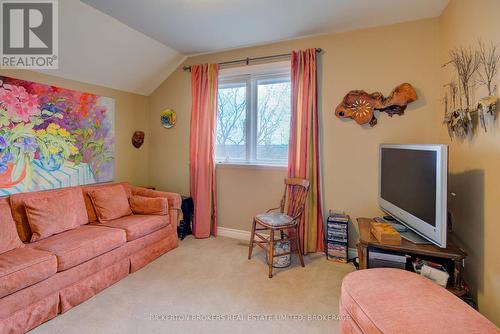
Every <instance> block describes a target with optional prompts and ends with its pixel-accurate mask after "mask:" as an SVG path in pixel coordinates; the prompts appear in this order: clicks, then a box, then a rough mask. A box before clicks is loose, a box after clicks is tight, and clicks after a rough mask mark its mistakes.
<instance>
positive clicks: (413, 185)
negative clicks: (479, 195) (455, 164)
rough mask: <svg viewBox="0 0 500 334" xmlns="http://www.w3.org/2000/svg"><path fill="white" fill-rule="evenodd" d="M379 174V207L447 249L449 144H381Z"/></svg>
mask: <svg viewBox="0 0 500 334" xmlns="http://www.w3.org/2000/svg"><path fill="white" fill-rule="evenodd" d="M379 175H380V177H379V205H380V208H381V209H382V210H384V211H385V212H387V213H388V214H389V215H391V216H392V217H394V218H395V219H396V220H397V221H399V222H401V223H402V224H404V225H405V226H407V227H408V228H410V229H411V230H413V231H414V232H416V233H417V234H419V235H420V236H422V237H423V238H425V239H427V240H429V241H430V242H432V243H434V244H436V245H437V246H439V247H442V248H445V247H446V231H447V226H446V225H447V179H448V146H446V145H392V144H383V145H380V173H379Z"/></svg>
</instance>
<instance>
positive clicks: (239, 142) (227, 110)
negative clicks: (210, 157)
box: [216, 86, 246, 160]
mask: <svg viewBox="0 0 500 334" xmlns="http://www.w3.org/2000/svg"><path fill="white" fill-rule="evenodd" d="M245 123H246V87H245V86H239V87H230V88H222V89H219V96H218V110H217V136H216V145H217V146H216V156H217V157H218V158H220V159H222V160H229V159H245V154H246V148H245V144H246V141H245Z"/></svg>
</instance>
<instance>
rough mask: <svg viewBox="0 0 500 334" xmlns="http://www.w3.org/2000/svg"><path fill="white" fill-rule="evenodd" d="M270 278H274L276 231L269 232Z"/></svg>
mask: <svg viewBox="0 0 500 334" xmlns="http://www.w3.org/2000/svg"><path fill="white" fill-rule="evenodd" d="M267 259H268V261H267V262H269V278H273V262H274V230H270V231H269V256H268V257H267Z"/></svg>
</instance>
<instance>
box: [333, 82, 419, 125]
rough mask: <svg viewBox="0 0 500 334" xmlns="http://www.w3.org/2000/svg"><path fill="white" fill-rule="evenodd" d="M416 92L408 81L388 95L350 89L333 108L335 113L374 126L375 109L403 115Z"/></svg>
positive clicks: (414, 98) (375, 120) (415, 98)
mask: <svg viewBox="0 0 500 334" xmlns="http://www.w3.org/2000/svg"><path fill="white" fill-rule="evenodd" d="M417 98H418V97H417V93H416V92H415V89H414V88H413V87H412V85H410V84H409V83H403V84H401V85H399V86H397V87H396V88H394V90H393V91H392V92H391V94H390V95H389V96H388V97H384V96H383V95H382V93H379V92H375V93H371V94H369V93H367V92H365V91H364V90H352V91H350V92H349V93H347V95H346V96H344V98H343V99H342V102H340V104H339V105H338V106H337V108H336V109H335V115H336V116H337V117H341V118H351V119H353V120H355V121H356V123H358V124H359V125H363V124H367V123H368V124H370V126H375V125H376V124H377V118H376V117H375V113H374V112H375V110H378V111H380V112H386V113H387V114H388V115H389V116H391V117H392V116H393V115H403V114H404V111H405V109H406V107H407V106H408V104H409V103H411V102H413V101H416V100H417Z"/></svg>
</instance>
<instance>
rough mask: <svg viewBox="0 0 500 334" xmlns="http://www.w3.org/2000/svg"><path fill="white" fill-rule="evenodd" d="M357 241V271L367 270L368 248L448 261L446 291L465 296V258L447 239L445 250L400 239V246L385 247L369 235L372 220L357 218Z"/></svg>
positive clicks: (460, 250) (462, 252)
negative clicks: (463, 273)
mask: <svg viewBox="0 0 500 334" xmlns="http://www.w3.org/2000/svg"><path fill="white" fill-rule="evenodd" d="M356 220H357V222H358V231H359V241H358V243H357V245H356V246H357V248H358V257H359V269H367V268H368V247H370V248H378V249H382V250H386V251H394V252H398V253H403V254H406V255H410V256H419V257H422V258H426V257H427V258H435V259H442V260H443V261H449V262H451V263H452V264H453V270H452V271H453V272H452V273H450V279H449V281H448V286H447V289H448V290H449V291H450V292H452V293H454V294H455V295H457V296H459V297H461V296H464V295H466V294H467V288H466V285H465V284H464V281H463V277H462V272H463V260H464V259H465V257H466V256H467V253H465V251H464V250H462V249H461V248H460V247H458V246H456V244H455V243H454V242H453V241H452V240H450V239H452V238H451V237H450V238H448V239H449V240H448V243H447V247H446V248H440V247H438V246H435V245H433V244H414V243H412V242H410V241H408V240H405V239H402V240H401V245H386V244H382V243H380V242H378V240H377V239H375V237H374V236H373V235H372V234H371V233H370V222H372V221H373V220H374V219H373V218H357V219H356Z"/></svg>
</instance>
